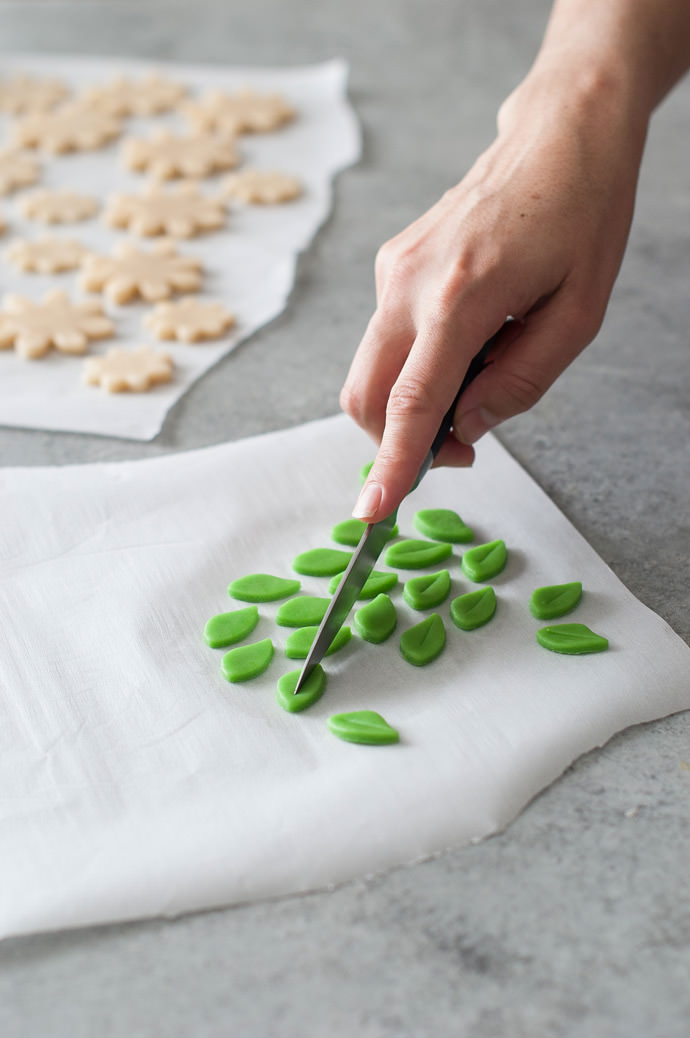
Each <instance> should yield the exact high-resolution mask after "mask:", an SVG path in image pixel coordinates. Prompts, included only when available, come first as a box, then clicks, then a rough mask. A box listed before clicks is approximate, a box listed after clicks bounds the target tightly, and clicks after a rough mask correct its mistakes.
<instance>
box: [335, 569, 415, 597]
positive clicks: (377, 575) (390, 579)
mask: <svg viewBox="0 0 690 1038" xmlns="http://www.w3.org/2000/svg"><path fill="white" fill-rule="evenodd" d="M342 575H343V574H342V573H336V575H335V576H334V577H333V579H332V580H331V582H330V584H329V585H328V590H329V591H330V593H331V594H332V595H334V594H335V592H336V591H337V590H338V584H339V583H340V581H341V578H342ZM397 583H398V574H397V573H385V572H384V571H383V570H378V569H374V570H372V571H371V573H370V574H369V576H368V577H367V579H366V583H365V585H364V587H363V588H362V590H361V591H360V593H359V595H358V596H357V597H358V598H376V596H377V595H380V594H382V593H384V594H385V593H386V592H388V591H392V590H393V588H394V587H395V585H396V584H397Z"/></svg>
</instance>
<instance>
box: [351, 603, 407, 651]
mask: <svg viewBox="0 0 690 1038" xmlns="http://www.w3.org/2000/svg"><path fill="white" fill-rule="evenodd" d="M397 622H398V617H397V614H396V612H395V606H394V605H393V603H392V602H391V600H390V598H389V597H388V595H384V594H381V595H377V596H376V598H374V599H372V601H371V602H367V604H366V605H363V606H361V607H360V608H359V609H357V610H356V612H355V615H354V625H355V630H356V631H357V634H359V635H360V637H362V638H364V640H365V641H367V642H373V644H374V645H380V644H381V642H385V640H386V638H390V636H391V635H392V633H393V631H394V630H395V626H396V624H397Z"/></svg>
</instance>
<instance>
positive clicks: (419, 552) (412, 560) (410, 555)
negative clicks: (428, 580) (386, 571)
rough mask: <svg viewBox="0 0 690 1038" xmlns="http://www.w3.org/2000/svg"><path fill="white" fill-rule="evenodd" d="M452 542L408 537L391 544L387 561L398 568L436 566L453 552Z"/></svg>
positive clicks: (386, 556)
mask: <svg viewBox="0 0 690 1038" xmlns="http://www.w3.org/2000/svg"><path fill="white" fill-rule="evenodd" d="M452 551H453V548H452V545H450V544H440V543H439V542H438V541H418V540H415V539H414V538H411V537H410V538H407V540H404V541H398V543H397V544H391V546H390V547H389V548H388V549H387V550H386V555H385V563H386V565H387V566H395V567H396V569H424V568H425V567H426V566H435V565H436V563H438V562H443V560H444V559H447V558H448V556H449V555H450V554H451V553H452Z"/></svg>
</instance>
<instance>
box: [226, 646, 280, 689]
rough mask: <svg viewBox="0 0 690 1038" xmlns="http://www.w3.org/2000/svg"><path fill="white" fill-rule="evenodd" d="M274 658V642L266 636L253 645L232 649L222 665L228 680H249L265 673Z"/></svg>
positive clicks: (227, 653)
mask: <svg viewBox="0 0 690 1038" xmlns="http://www.w3.org/2000/svg"><path fill="white" fill-rule="evenodd" d="M272 659H273V643H272V641H271V639H270V638H264V639H263V641H260V642H253V643H252V644H251V645H240V646H239V648H237V649H230V651H229V652H226V653H225V655H224V656H223V659H222V660H221V663H220V666H221V670H222V671H223V674H224V676H225V677H226V678H227V679H228V681H248V680H249V679H250V678H257V677H258V676H259V674H263V672H264V671H265V670H266V668H267V667H268V665H269V663H270V662H271V660H272Z"/></svg>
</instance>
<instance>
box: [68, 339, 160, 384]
mask: <svg viewBox="0 0 690 1038" xmlns="http://www.w3.org/2000/svg"><path fill="white" fill-rule="evenodd" d="M172 373H173V360H172V357H171V356H170V354H168V353H163V352H162V351H161V350H153V349H151V347H150V346H137V347H136V348H135V349H132V350H123V349H118V348H117V347H113V348H112V349H110V350H108V352H107V353H106V354H105V355H104V356H103V357H88V358H87V360H85V361H84V371H83V375H82V379H83V381H84V382H85V383H86V385H87V386H100V387H101V388H102V389H106V390H107V391H108V392H109V393H122V392H130V393H145V392H146V391H147V390H148V389H151V387H152V386H155V385H157V384H158V383H160V382H170V380H171V378H172Z"/></svg>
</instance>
